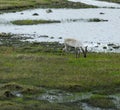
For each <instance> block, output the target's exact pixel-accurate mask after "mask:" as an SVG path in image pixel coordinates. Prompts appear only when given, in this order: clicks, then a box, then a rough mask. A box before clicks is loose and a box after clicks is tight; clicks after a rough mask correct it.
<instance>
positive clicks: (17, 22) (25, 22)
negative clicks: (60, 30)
mask: <svg viewBox="0 0 120 110" xmlns="http://www.w3.org/2000/svg"><path fill="white" fill-rule="evenodd" d="M11 23H12V24H15V25H35V24H46V23H60V21H56V20H15V21H11Z"/></svg>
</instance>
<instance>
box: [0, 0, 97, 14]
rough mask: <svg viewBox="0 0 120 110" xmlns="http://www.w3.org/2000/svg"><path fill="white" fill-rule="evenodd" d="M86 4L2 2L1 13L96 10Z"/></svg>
mask: <svg viewBox="0 0 120 110" xmlns="http://www.w3.org/2000/svg"><path fill="white" fill-rule="evenodd" d="M94 7H95V6H92V5H86V4H84V3H79V2H77V3H74V2H70V1H67V0H19V1H18V0H17V1H16V0H1V1H0V10H1V11H7V12H8V11H17V10H22V9H29V8H94Z"/></svg>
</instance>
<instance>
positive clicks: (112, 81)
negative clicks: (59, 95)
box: [0, 33, 120, 110]
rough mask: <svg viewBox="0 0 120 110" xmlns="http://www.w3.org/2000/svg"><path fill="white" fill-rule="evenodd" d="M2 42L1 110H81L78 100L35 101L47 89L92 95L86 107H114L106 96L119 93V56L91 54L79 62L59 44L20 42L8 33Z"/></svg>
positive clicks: (1, 36)
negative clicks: (58, 101)
mask: <svg viewBox="0 0 120 110" xmlns="http://www.w3.org/2000/svg"><path fill="white" fill-rule="evenodd" d="M0 38H1V42H2V43H3V44H1V45H0V110H13V109H14V110H19V108H20V110H26V109H30V110H40V109H42V110H51V109H52V110H81V105H80V104H81V101H79V100H76V101H75V102H68V103H67V102H66V103H61V104H59V103H50V102H48V101H40V100H37V99H35V98H36V96H39V95H40V94H42V93H45V92H46V90H45V89H53V90H54V89H60V90H65V91H66V92H74V93H81V92H82V93H86V92H89V93H93V95H92V97H91V98H88V99H87V100H85V103H89V104H90V105H92V106H94V107H101V108H106V107H108V108H113V107H114V104H113V103H112V99H109V98H108V97H107V95H109V94H116V93H119V92H120V88H119V87H120V68H119V65H120V53H88V55H87V58H83V56H82V55H81V57H80V58H77V59H76V58H75V55H74V54H71V53H69V54H65V53H63V52H62V48H63V45H62V44H59V43H57V42H54V43H51V42H50V43H46V42H42V43H28V42H21V41H19V39H16V38H14V37H12V34H5V33H1V34H0ZM44 88H45V89H44ZM12 91H19V92H20V93H21V94H23V97H16V96H14V95H13V94H12ZM96 94H98V95H96ZM103 96H104V97H103ZM78 104H79V106H77V105H78ZM111 105H112V106H111Z"/></svg>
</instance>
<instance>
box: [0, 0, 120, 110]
mask: <svg viewBox="0 0 120 110" xmlns="http://www.w3.org/2000/svg"><path fill="white" fill-rule="evenodd" d="M84 1H87V0H84ZM91 2H92V3H93V1H92V0H91ZM97 3H98V2H97ZM102 3H104V2H102ZM100 7H101V6H100ZM102 7H104V6H102ZM109 7H113V6H109ZM114 8H115V9H111V8H109V9H108V8H97V9H96V8H95V9H52V12H51V13H47V12H46V9H35V10H25V11H21V12H16V13H4V14H0V29H1V30H0V32H5V33H9V32H10V33H12V34H14V35H11V34H9V36H12V37H11V38H10V37H9V36H8V35H7V34H5V33H2V34H0V35H1V36H2V37H1V39H0V45H1V51H2V52H3V53H2V54H1V58H2V59H1V61H0V64H1V65H2V66H1V67H0V70H1V74H2V75H1V77H0V78H1V80H0V81H1V84H0V90H1V91H0V106H1V107H3V108H4V107H5V108H4V109H6V107H8V108H10V107H12V106H15V108H17V107H18V108H20V107H23V110H24V109H32V107H35V108H38V109H40V108H42V109H43V110H45V109H47V110H50V109H51V108H56V109H57V108H58V109H60V110H73V109H74V110H119V109H120V94H119V91H120V89H119V88H117V87H118V86H119V71H120V69H119V67H118V66H119V54H117V53H116V54H113V53H112V54H113V56H114V59H112V60H111V57H110V55H111V56H112V54H108V56H106V54H105V55H104V57H103V54H102V55H101V56H99V57H100V58H98V57H96V56H97V55H96V54H94V53H93V56H92V55H90V54H91V53H89V54H88V56H89V57H88V60H87V59H82V58H80V59H79V60H78V61H77V60H75V59H74V60H70V61H68V62H67V63H66V60H68V59H69V58H67V57H65V58H64V57H61V56H59V57H60V58H58V56H55V55H61V53H60V52H61V49H62V47H63V45H61V44H58V43H55V45H53V47H52V48H51V46H50V45H51V43H48V44H44V43H43V44H42V43H41V44H40V45H39V43H38V46H37V43H36V44H33V45H34V46H33V45H32V44H31V45H30V44H29V45H28V46H26V44H27V43H26V44H24V42H19V41H18V40H22V41H26V40H28V41H35V42H41V41H48V42H50V41H58V42H61V43H63V40H64V38H76V39H78V40H81V41H82V42H83V43H84V45H88V50H89V51H91V52H101V51H102V52H118V53H119V52H120V36H119V35H120V31H119V30H120V22H119V21H120V16H119V14H118V13H120V10H119V9H117V8H118V5H117V7H116V5H114ZM34 13H37V16H33V14H34ZM91 18H92V19H93V18H98V19H103V20H107V21H106V22H102V21H101V22H88V21H87V20H88V19H91ZM22 19H46V20H49V19H52V20H60V21H61V23H55V24H38V25H30V26H27V25H24V26H19V25H13V24H12V23H11V22H10V21H13V20H22ZM3 35H4V36H3ZM18 38H19V39H18ZM13 42H14V43H13ZM19 43H20V45H19ZM41 45H42V46H43V47H44V48H43V47H41ZM4 46H10V48H8V47H4ZM45 46H46V47H45ZM57 46H59V47H58V48H57V49H56V47H57ZM48 48H50V49H48ZM42 49H44V50H42ZM6 50H7V51H6ZM12 52H15V53H14V54H12ZM17 52H18V53H17ZM21 52H23V53H25V55H24V54H23V53H21ZM37 52H38V54H40V55H41V53H40V52H43V53H44V54H43V53H42V54H43V56H44V55H46V54H48V53H49V54H50V53H51V54H52V57H51V56H50V58H49V57H48V56H46V57H45V56H44V57H43V56H39V55H38V56H36V55H35V56H34V55H33V54H36V53H37ZM52 52H53V53H54V54H55V55H54V54H53V53H52ZM27 53H29V54H27ZM16 54H17V55H16ZM53 56H55V57H56V59H57V60H56V59H54V57H53ZM95 57H96V59H95ZM108 57H109V58H108ZM6 58H7V59H6ZM72 58H73V55H72ZM104 58H105V59H104ZM116 58H118V59H116ZM52 59H54V60H52ZM63 59H64V60H63ZM91 59H92V60H91ZM11 60H15V62H16V63H15V64H14V63H11V62H13V61H11ZM19 60H20V61H19ZM38 60H39V61H41V62H42V61H43V63H40V62H38ZM31 61H32V62H33V65H32V62H31ZM52 61H53V62H52ZM62 61H64V62H65V63H66V64H69V66H70V67H69V66H68V67H69V69H70V68H71V67H73V65H74V69H75V68H77V69H75V71H76V70H79V72H78V71H76V72H74V71H73V73H74V74H76V75H78V74H79V73H80V74H79V75H78V78H77V77H76V75H74V74H73V73H67V72H68V71H69V70H66V68H65V67H64V68H63V67H62V65H63V62H62ZM87 61H88V63H85V62H87ZM26 62H27V63H26ZM51 62H52V63H51ZM61 62H62V64H61ZM48 63H51V65H52V67H56V65H58V64H61V65H58V68H57V67H56V71H57V73H55V72H56V71H54V70H52V71H51V68H50V67H49V66H50V65H48ZM91 63H92V65H91ZM104 63H105V65H104ZM112 63H113V64H112ZM35 64H36V65H35ZM99 64H100V65H99ZM115 64H116V66H114V65H115ZM26 65H27V66H28V65H29V66H28V67H27V66H26ZM75 65H78V66H79V67H77V66H75ZM16 66H18V67H17V68H16V69H14V67H16ZM37 66H38V67H37ZM82 66H83V67H82ZM85 66H87V68H90V70H88V69H87V68H85ZM91 66H93V67H91ZM19 67H20V68H19ZM31 67H32V68H31ZM46 67H47V68H46ZM48 67H49V68H48ZM80 67H82V68H80ZM47 69H48V70H47ZM81 69H82V73H83V74H82V73H81ZM21 70H24V71H25V72H24V71H23V72H21ZM29 70H31V71H32V72H31V71H29ZM58 71H59V72H60V73H62V75H63V76H65V77H63V79H62V78H61V79H60V81H61V82H56V79H55V78H58V79H59V77H60V76H59V74H58ZM66 71H67V72H66ZM71 71H72V70H71ZM71 71H70V72H71ZM89 71H90V72H89ZM14 72H15V73H14ZM50 72H51V73H52V74H50ZM64 72H65V73H64ZM77 72H78V74H77ZM8 73H9V74H10V75H9V74H8ZM16 73H17V74H16ZM21 73H24V74H23V75H21ZM33 73H34V76H33ZM43 73H45V74H46V75H44V74H43ZM53 73H54V74H55V75H53ZM98 73H99V75H98ZM106 73H108V74H106ZM11 74H12V75H11ZM15 74H16V75H15ZM66 74H67V75H66ZM70 74H72V75H73V76H69V75H70ZM85 74H86V75H85ZM8 75H9V76H8ZM50 75H52V76H53V77H54V78H51V76H50ZM91 75H93V76H91ZM108 75H109V76H108ZM38 76H39V78H38ZM58 76H59V77H58ZM68 76H69V77H71V79H69V77H68ZM98 76H99V78H98ZM8 77H9V78H10V79H9V78H8ZM41 77H42V78H41ZM94 77H96V78H94ZM113 77H114V78H113ZM74 78H75V79H74ZM79 78H81V80H83V82H82V83H83V85H84V84H86V82H87V81H89V80H90V81H89V83H91V86H88V85H89V83H87V84H88V85H87V84H86V85H85V86H87V87H88V88H89V87H90V88H92V86H93V85H94V84H96V85H98V88H99V90H97V86H96V85H95V87H96V88H94V89H95V90H93V91H91V92H89V91H87V90H86V91H87V92H81V91H82V90H81V86H80V85H81V83H80V85H75V84H74V83H76V81H78V82H79V80H80V79H79ZM87 78H88V79H87ZM97 78H98V79H97ZM100 78H101V79H103V78H104V79H106V80H102V81H101V79H100ZM115 78H116V79H115ZM33 79H34V81H33ZM36 79H37V80H36ZM38 79H39V80H38ZM46 79H47V80H49V82H50V83H49V82H47V80H46ZM53 79H54V81H53ZM63 80H64V81H66V82H67V83H68V85H69V83H70V84H73V85H74V86H73V87H72V86H71V87H69V89H70V90H72V91H69V90H67V89H66V90H67V91H66V90H64V89H65V88H63V89H52V88H47V87H44V86H43V87H38V85H42V84H45V85H47V86H48V85H49V86H50V85H51V84H53V85H52V86H53V87H54V86H58V85H59V84H60V85H63V83H64V82H62V81H63ZM72 80H73V81H74V82H73V81H72ZM81 80H80V81H81ZM85 80H86V82H84V81H85ZM11 81H15V82H16V81H18V82H22V83H25V84H28V83H30V82H29V81H31V82H32V84H34V85H37V86H35V87H28V86H25V85H24V86H22V85H19V84H16V83H15V84H14V83H10V84H9V82H11ZM38 81H40V83H39V82H38ZM52 81H53V82H52ZM68 81H69V82H68ZM111 81H112V83H111ZM55 82H56V83H58V85H57V84H56V85H55ZM78 82H77V83H78ZM93 82H94V83H93ZM41 83H42V84H41ZM47 83H48V84H47ZM67 83H66V84H67ZM99 83H100V84H99ZM104 83H105V84H104ZM107 83H111V86H110V87H111V88H109V85H108V86H107ZM103 84H104V86H103ZM83 85H82V86H83ZM101 85H102V87H99V86H101ZM106 86H107V87H108V88H106ZM112 86H113V88H112ZM116 86H117V87H116ZM83 88H84V86H83ZM83 88H82V89H83ZM92 89H93V88H92ZM73 91H74V92H73ZM76 91H80V92H76ZM23 102H24V104H23ZM40 103H42V104H41V106H40ZM31 104H32V105H31ZM23 105H24V106H27V107H26V108H25V107H24V106H23ZM30 105H31V106H30ZM39 106H40V108H39ZM15 108H14V109H15ZM35 108H34V109H35ZM4 109H3V110H4ZM11 110H12V109H11Z"/></svg>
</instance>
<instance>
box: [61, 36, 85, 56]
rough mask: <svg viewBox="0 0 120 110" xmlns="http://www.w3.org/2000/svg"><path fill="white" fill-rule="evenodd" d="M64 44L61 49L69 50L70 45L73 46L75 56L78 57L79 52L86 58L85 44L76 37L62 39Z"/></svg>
mask: <svg viewBox="0 0 120 110" xmlns="http://www.w3.org/2000/svg"><path fill="white" fill-rule="evenodd" d="M64 45H65V47H64V48H63V51H66V52H67V51H69V48H70V47H73V48H75V54H76V58H78V57H80V52H82V53H83V56H84V58H86V54H87V46H85V47H84V46H83V45H82V43H81V42H80V41H78V40H76V39H71V38H67V39H65V40H64Z"/></svg>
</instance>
